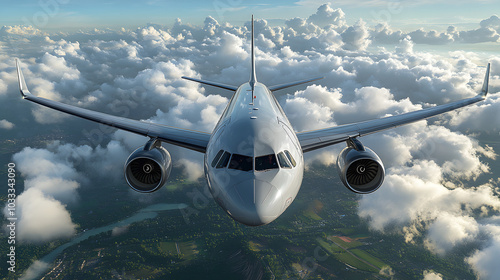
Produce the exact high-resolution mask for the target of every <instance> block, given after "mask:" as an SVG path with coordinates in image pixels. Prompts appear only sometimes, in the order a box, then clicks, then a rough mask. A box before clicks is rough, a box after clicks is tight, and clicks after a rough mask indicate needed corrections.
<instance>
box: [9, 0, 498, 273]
mask: <svg viewBox="0 0 500 280" xmlns="http://www.w3.org/2000/svg"><path fill="white" fill-rule="evenodd" d="M178 2H181V1H176V2H167V3H166V4H165V2H159V1H150V2H148V4H147V5H140V4H138V2H132V1H131V2H130V3H126V2H124V1H120V2H119V3H118V2H106V3H102V2H99V3H97V1H96V2H93V1H87V2H86V3H85V4H82V3H80V2H76V1H67V0H65V1H63V0H60V1H58V2H57V1H55V0H54V1H47V2H44V1H41V2H33V3H35V4H26V2H23V1H18V2H15V3H12V4H10V5H8V6H7V8H6V9H2V16H1V17H0V26H3V27H1V28H0V132H1V134H0V137H2V139H21V138H26V137H30V136H33V137H36V135H37V133H39V132H41V131H56V132H57V131H61V130H62V131H70V132H71V133H72V134H73V135H74V137H75V139H79V140H75V139H65V140H63V141H51V142H49V143H48V144H47V145H46V146H43V147H24V148H23V149H21V150H19V151H16V152H15V153H14V154H12V160H13V161H14V162H15V163H16V165H17V168H18V171H19V173H20V174H21V176H22V178H23V179H24V185H25V189H24V192H23V193H21V194H20V195H19V197H18V205H19V211H20V213H22V216H21V217H20V219H19V228H18V229H19V233H18V237H19V239H20V241H21V242H26V243H30V242H37V243H40V242H42V243H44V242H50V241H52V240H56V239H61V238H66V237H71V236H73V235H74V234H75V233H76V232H77V223H78V221H75V220H74V217H72V216H71V213H70V211H68V209H67V205H77V204H78V193H79V192H81V191H84V190H85V189H87V188H89V186H91V185H96V184H102V182H104V181H108V182H109V181H111V182H113V183H116V184H123V187H127V186H126V185H125V183H124V182H123V174H122V172H121V171H122V170H123V164H124V162H125V160H126V158H127V157H128V155H129V154H130V153H131V152H132V151H133V150H134V149H136V148H137V147H140V146H142V145H144V143H145V142H146V141H147V139H145V138H144V137H139V136H134V135H132V134H130V133H127V132H123V131H115V130H109V129H106V128H103V127H100V126H97V125H95V124H92V123H90V122H88V121H85V120H79V119H76V118H74V117H71V116H67V115H64V114H61V113H57V112H54V111H51V110H49V109H45V108H42V107H40V106H36V105H34V104H26V103H25V102H23V101H22V100H21V99H20V97H19V94H18V88H17V77H16V72H15V67H14V60H13V58H14V57H19V58H20V59H21V63H22V67H23V69H24V75H25V77H26V80H27V83H28V86H29V87H30V90H31V92H32V93H33V94H36V95H38V96H42V97H46V98H50V99H53V100H57V101H60V102H64V103H68V104H72V105H76V106H80V107H84V108H88V109H92V110H96V111H102V112H106V113H110V114H114V115H119V116H122V117H128V118H133V119H142V120H148V121H152V122H157V123H162V124H166V125H171V126H178V127H183V128H187V129H195V130H200V131H207V132H210V131H212V129H213V128H214V126H215V124H216V123H217V120H218V118H219V116H220V114H221V113H222V112H223V110H224V108H225V106H226V104H227V102H228V100H229V98H230V95H229V94H228V93H227V92H221V91H219V90H217V89H214V88H210V87H203V86H201V85H199V84H197V83H192V82H190V81H186V80H183V79H181V76H191V77H195V78H201V79H207V80H213V81H217V82H221V83H225V84H233V85H239V84H241V83H243V82H246V81H247V80H248V76H249V71H250V70H249V66H250V62H249V60H250V58H249V50H250V49H249V45H250V43H249V37H250V36H249V28H248V27H249V24H250V22H249V20H250V15H251V13H254V14H255V15H256V22H255V29H256V48H257V51H256V59H257V63H256V68H257V78H258V79H259V81H260V82H263V83H264V84H266V85H268V86H271V85H275V84H281V83H286V82H290V81H293V80H303V79H306V78H309V77H317V76H324V77H325V79H323V80H321V81H320V82H317V83H315V84H312V85H309V86H305V87H303V88H290V89H287V90H284V91H282V92H280V93H279V94H278V95H277V96H276V97H277V99H278V101H279V102H280V104H281V106H282V107H283V109H284V110H285V112H286V113H287V116H288V118H289V120H290V121H291V123H292V125H293V127H294V129H295V130H296V131H302V130H306V129H315V128H323V127H329V126H334V125H339V124H345V123H349V122H355V121H362V120H367V119H373V118H380V117H384V116H387V115H395V114H399V113H403V112H409V111H413V110H418V109H421V108H425V107H428V106H433V105H437V104H443V103H445V102H449V101H452V100H458V99H462V98H467V97H472V96H474V95H476V94H477V92H479V90H480V88H481V85H482V82H483V78H484V72H485V66H486V64H487V63H488V62H490V63H491V79H490V95H489V96H490V97H489V98H488V99H487V100H486V101H485V102H482V103H480V104H475V105H472V106H469V107H468V108H465V109H463V110H460V111H458V112H453V113H449V114H445V115H443V116H441V117H438V118H433V119H430V120H425V121H421V122H418V123H414V124H411V125H408V126H404V127H400V128H397V129H394V130H390V131H385V132H381V133H378V134H374V135H370V136H367V137H363V138H362V139H361V141H362V142H363V144H364V145H366V146H368V147H370V148H372V149H373V150H374V151H375V152H376V153H377V154H378V155H379V156H380V158H381V159H382V161H383V162H384V164H385V167H386V179H385V182H384V185H382V187H381V188H380V189H379V190H378V191H377V192H375V193H374V194H373V195H369V196H361V197H360V198H359V206H358V209H357V210H356V211H357V213H358V215H359V216H360V217H362V218H365V219H366V220H367V221H368V223H369V225H370V228H371V230H373V231H378V232H382V233H389V234H400V235H401V236H403V237H404V238H405V240H406V241H407V242H408V243H413V244H417V245H419V246H422V247H423V248H425V249H427V250H429V251H430V252H432V253H433V254H436V255H440V256H446V254H449V253H450V252H453V250H454V249H456V248H461V247H460V246H465V244H468V242H471V241H472V240H475V241H477V243H476V244H477V248H476V251H474V252H472V253H470V254H468V255H464V256H463V259H464V264H465V265H468V266H470V267H471V269H473V270H474V272H475V273H476V274H477V275H479V276H480V277H482V278H483V279H498V276H499V275H500V271H499V267H498V266H497V265H496V263H495V262H492V261H491V260H498V259H499V258H500V237H499V236H500V188H499V184H500V176H499V174H498V172H496V173H495V172H494V170H498V164H496V159H497V154H498V151H497V150H495V149H494V148H492V147H491V146H489V145H488V144H487V142H486V140H489V141H498V137H499V135H500V117H499V114H498V112H500V94H499V93H498V91H499V89H500V76H499V73H500V71H499V69H500V53H499V51H498V50H499V49H500V48H499V47H500V18H498V16H497V15H495V14H494V13H493V11H497V10H498V8H495V5H494V3H493V2H488V1H482V2H480V4H475V6H471V5H470V4H468V3H466V2H465V1H454V2H453V3H447V2H444V1H432V2H431V1H428V2H427V1H424V2H422V3H423V4H418V5H417V4H414V3H407V2H406V1H402V2H400V5H401V7H402V8H401V9H397V8H394V6H391V5H395V4H398V3H399V2H384V1H376V0H374V1H369V2H366V3H365V6H366V8H365V7H363V8H360V7H359V6H360V5H357V6H356V7H354V6H350V5H351V4H349V3H347V1H346V3H343V1H340V2H338V3H336V4H327V3H326V4H325V3H323V2H315V1H303V2H297V3H293V4H287V3H286V2H284V1H282V2H274V3H273V4H266V5H263V4H248V3H247V2H239V1H214V2H207V3H205V2H202V1H200V2H199V3H200V4H198V5H195V4H193V2H189V3H188V4H184V3H178ZM30 3H31V2H30ZM40 3H52V6H51V7H52V8H51V7H49V8H47V7H45V8H44V7H41V4H40ZM54 3H57V4H54ZM204 3H205V4H204ZM220 3H223V4H224V3H225V4H226V6H224V5H223V6H221V7H223V8H221V10H219V13H218V12H217V11H216V10H215V8H214V4H220ZM228 3H233V4H232V5H229V4H228ZM391 3H392V4H391ZM394 3H395V4H394ZM388 5H389V6H388ZM96 7H99V8H98V9H96ZM195 7H196V8H195ZM372 12H375V14H376V15H385V18H384V19H383V22H376V21H374V20H373V13H372ZM438 12H440V13H439V14H438ZM23 17H24V18H26V19H27V21H28V22H29V21H31V23H35V22H36V23H37V24H31V26H29V25H30V24H28V25H26V24H24V23H23ZM176 18H180V19H181V20H176ZM360 18H362V20H361V19H360ZM431 25H436V26H437V27H441V26H442V28H430V26H431ZM122 27H124V28H122ZM108 28H110V29H108ZM62 31H64V32H62ZM166 147H167V149H168V150H169V151H170V154H171V155H172V158H173V160H174V167H175V168H178V169H179V170H182V172H183V173H184V176H185V177H186V178H188V179H191V180H197V179H198V178H201V177H202V176H203V165H202V162H203V156H202V155H200V154H198V153H195V152H191V151H187V150H185V149H182V148H177V147H173V146H170V145H166ZM342 148H344V146H343V145H336V146H333V147H331V148H329V149H322V150H318V151H315V152H312V153H308V154H307V156H306V161H307V164H308V168H312V166H314V165H313V164H323V165H330V166H332V168H333V166H334V163H335V161H336V158H337V156H338V154H339V153H340V151H341V150H342ZM115 170H120V172H113V171H115ZM131 192H132V191H131ZM131 195H132V194H131ZM134 197H135V196H134ZM115 199H116V198H115ZM292 206H293V204H292ZM221 211H222V210H221ZM47 224H50V225H51V226H50V227H47ZM395 228H396V229H397V230H395ZM33 232H36V233H37V234H36V235H34V234H31V233H33ZM436 273H437V274H436V275H438V274H439V272H436ZM436 279H439V278H436Z"/></svg>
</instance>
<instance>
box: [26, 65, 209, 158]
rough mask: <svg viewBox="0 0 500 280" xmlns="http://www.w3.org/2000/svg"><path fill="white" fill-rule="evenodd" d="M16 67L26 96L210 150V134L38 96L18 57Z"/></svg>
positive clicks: (120, 126)
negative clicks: (27, 82) (30, 84)
mask: <svg viewBox="0 0 500 280" xmlns="http://www.w3.org/2000/svg"><path fill="white" fill-rule="evenodd" d="M16 67H17V73H18V79H19V86H20V87H19V89H20V91H21V94H22V95H23V98H24V99H27V100H29V101H31V102H34V103H38V104H40V105H43V106H45V107H49V108H52V109H54V110H58V111H61V112H64V113H67V114H71V115H74V116H77V117H80V118H84V119H87V120H91V121H94V122H98V123H102V124H105V125H108V126H111V127H115V128H118V129H122V130H126V131H129V132H133V133H136V134H140V135H143V136H148V137H152V138H158V139H159V140H161V141H163V142H166V143H170V144H173V145H176V146H180V147H184V148H187V149H191V150H194V151H197V152H202V153H204V152H205V151H206V148H207V145H208V141H209V140H210V136H211V134H210V133H205V132H200V131H194V130H188V129H183V128H176V127H171V126H166V125H161V124H156V123H149V122H144V121H137V120H132V119H127V118H123V117H118V116H113V115H109V114H105V113H101V112H96V111H92V110H88V109H83V108H80V107H76V106H72V105H68V104H64V103H61V102H57V101H53V100H50V99H46V98H43V97H37V96H34V95H32V94H31V93H30V92H29V90H28V87H27V86H26V82H25V80H24V76H23V73H22V71H21V67H20V66H19V61H18V60H17V59H16Z"/></svg>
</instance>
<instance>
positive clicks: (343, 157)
mask: <svg viewBox="0 0 500 280" xmlns="http://www.w3.org/2000/svg"><path fill="white" fill-rule="evenodd" d="M356 142H357V143H356V144H357V145H358V146H356V145H354V146H353V145H350V146H349V147H347V148H345V149H344V150H342V152H341V153H340V154H339V157H338V158H337V167H338V171H339V176H340V179H341V180H342V183H344V185H345V186H346V187H347V188H348V189H349V190H351V191H352V192H355V193H360V194H368V193H372V192H374V191H376V190H377V189H378V188H379V187H380V186H381V185H382V183H383V182H384V177H385V169H384V164H383V163H382V161H381V160H380V158H379V157H378V155H377V154H376V153H375V152H374V151H372V150H371V149H370V148H366V147H363V145H361V143H360V142H359V141H357V140H356Z"/></svg>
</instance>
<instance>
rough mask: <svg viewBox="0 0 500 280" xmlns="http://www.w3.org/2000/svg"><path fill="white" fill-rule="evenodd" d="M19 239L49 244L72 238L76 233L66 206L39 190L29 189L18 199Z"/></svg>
mask: <svg viewBox="0 0 500 280" xmlns="http://www.w3.org/2000/svg"><path fill="white" fill-rule="evenodd" d="M16 211H17V216H18V224H17V225H18V228H17V229H18V231H17V238H18V239H19V240H20V241H27V242H47V241H51V240H53V239H56V238H65V237H70V236H72V235H73V234H75V232H76V225H75V224H74V223H73V222H72V221H71V217H70V214H69V212H68V211H67V210H66V208H65V207H64V205H62V204H61V203H60V202H59V201H57V200H55V199H54V198H52V197H50V196H46V195H45V194H44V193H43V192H42V191H40V190H38V189H34V188H33V189H29V190H26V191H24V192H23V193H22V194H20V195H19V196H18V197H17V210H16Z"/></svg>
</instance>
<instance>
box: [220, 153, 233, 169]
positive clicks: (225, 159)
mask: <svg viewBox="0 0 500 280" xmlns="http://www.w3.org/2000/svg"><path fill="white" fill-rule="evenodd" d="M230 157H231V154H230V153H228V152H224V154H223V155H222V157H221V158H220V160H219V163H218V164H217V168H224V167H226V166H227V163H228V162H229V158H230Z"/></svg>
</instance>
